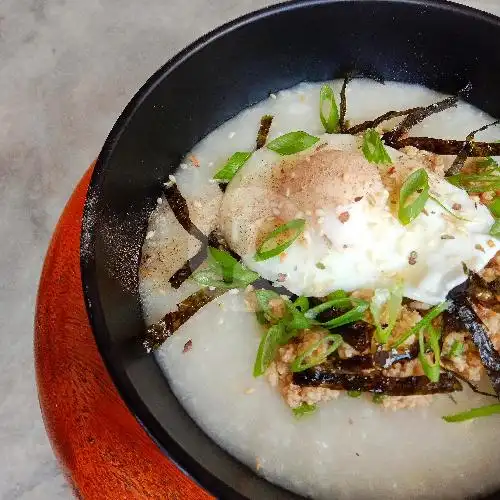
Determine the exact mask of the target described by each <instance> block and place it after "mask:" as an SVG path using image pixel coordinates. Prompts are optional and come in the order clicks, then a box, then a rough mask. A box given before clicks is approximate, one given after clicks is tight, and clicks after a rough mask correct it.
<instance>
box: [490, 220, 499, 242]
mask: <svg viewBox="0 0 500 500" xmlns="http://www.w3.org/2000/svg"><path fill="white" fill-rule="evenodd" d="M490 235H491V236H495V237H497V238H500V219H497V220H496V221H495V222H494V223H493V225H492V226H491V229H490Z"/></svg>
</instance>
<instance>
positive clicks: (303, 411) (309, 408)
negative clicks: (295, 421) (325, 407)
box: [292, 403, 318, 418]
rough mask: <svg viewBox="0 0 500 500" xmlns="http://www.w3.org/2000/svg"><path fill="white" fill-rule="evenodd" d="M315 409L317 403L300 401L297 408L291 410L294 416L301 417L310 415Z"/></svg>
mask: <svg viewBox="0 0 500 500" xmlns="http://www.w3.org/2000/svg"><path fill="white" fill-rule="evenodd" d="M317 409H318V405H309V404H307V403H302V404H301V405H300V406H298V407H297V408H294V409H293V410H292V412H293V414H294V415H295V417H296V418H302V417H305V416H306V415H311V413H314V412H315V411H316V410H317Z"/></svg>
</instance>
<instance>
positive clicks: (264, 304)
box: [255, 290, 281, 321]
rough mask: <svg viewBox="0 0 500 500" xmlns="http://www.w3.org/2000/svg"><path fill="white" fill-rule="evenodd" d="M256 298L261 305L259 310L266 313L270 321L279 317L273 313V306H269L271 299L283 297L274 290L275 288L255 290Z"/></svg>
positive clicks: (265, 315)
mask: <svg viewBox="0 0 500 500" xmlns="http://www.w3.org/2000/svg"><path fill="white" fill-rule="evenodd" d="M255 298H256V299H257V305H258V306H259V309H258V310H259V311H261V312H263V313H264V317H265V318H266V319H267V320H268V321H270V320H273V319H279V318H276V317H275V316H274V315H273V313H272V311H271V308H270V307H269V302H270V301H271V300H273V299H280V300H281V297H280V296H279V294H278V293H276V292H274V291H273V290H255Z"/></svg>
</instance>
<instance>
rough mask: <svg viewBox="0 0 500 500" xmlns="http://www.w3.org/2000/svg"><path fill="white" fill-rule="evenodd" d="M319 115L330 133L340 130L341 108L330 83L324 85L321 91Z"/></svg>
mask: <svg viewBox="0 0 500 500" xmlns="http://www.w3.org/2000/svg"><path fill="white" fill-rule="evenodd" d="M319 117H320V119H321V123H322V124H323V127H325V130H326V132H327V133H328V134H333V133H335V132H338V130H339V108H338V107H337V102H336V101H335V95H334V94H333V89H332V88H331V87H330V86H329V85H323V86H322V87H321V90H320V92H319Z"/></svg>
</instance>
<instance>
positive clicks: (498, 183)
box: [446, 174, 500, 193]
mask: <svg viewBox="0 0 500 500" xmlns="http://www.w3.org/2000/svg"><path fill="white" fill-rule="evenodd" d="M446 180H447V181H448V182H450V183H451V184H453V185H454V186H457V187H459V188H462V189H465V190H466V191H468V192H469V193H484V192H485V191H498V190H499V189H500V175H494V174H491V175H490V174H457V175H451V176H450V177H446Z"/></svg>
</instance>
